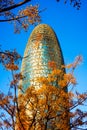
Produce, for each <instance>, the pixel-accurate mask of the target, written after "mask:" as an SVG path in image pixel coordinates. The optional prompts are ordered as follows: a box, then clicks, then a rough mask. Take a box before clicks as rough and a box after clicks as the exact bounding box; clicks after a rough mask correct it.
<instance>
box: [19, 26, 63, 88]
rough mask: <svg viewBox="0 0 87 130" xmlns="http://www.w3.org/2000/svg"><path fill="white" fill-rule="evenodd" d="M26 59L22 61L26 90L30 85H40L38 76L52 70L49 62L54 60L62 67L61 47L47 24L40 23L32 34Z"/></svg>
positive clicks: (58, 66)
mask: <svg viewBox="0 0 87 130" xmlns="http://www.w3.org/2000/svg"><path fill="white" fill-rule="evenodd" d="M24 57H25V58H24V59H23V61H22V68H21V71H22V74H23V75H24V77H25V78H24V80H23V81H22V85H23V88H24V90H26V89H27V88H28V87H29V86H32V85H33V86H36V88H38V87H40V84H39V83H38V82H37V77H42V76H45V77H47V76H48V74H49V73H50V72H51V68H49V66H48V62H51V61H54V62H55V63H56V65H57V68H58V69H60V67H61V65H62V64H63V57H62V52H61V48H60V45H59V42H58V39H57V38H56V35H55V33H54V31H53V30H52V29H51V28H50V27H49V26H48V25H46V24H40V25H38V26H37V27H35V29H34V30H33V32H32V33H31V35H30V38H29V40H28V43H27V46H26V49H25V53H24Z"/></svg>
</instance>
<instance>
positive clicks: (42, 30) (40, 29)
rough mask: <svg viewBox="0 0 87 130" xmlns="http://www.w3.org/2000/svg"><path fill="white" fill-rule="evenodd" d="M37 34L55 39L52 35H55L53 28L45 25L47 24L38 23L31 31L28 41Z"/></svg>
mask: <svg viewBox="0 0 87 130" xmlns="http://www.w3.org/2000/svg"><path fill="white" fill-rule="evenodd" d="M38 34H41V35H43V37H49V38H51V39H55V38H54V37H56V34H55V32H54V31H53V29H52V28H51V27H50V26H49V25H47V24H39V25H37V26H36V27H35V28H34V30H33V31H32V33H31V35H30V38H29V41H31V40H32V39H34V40H35V39H36V36H37V35H38Z"/></svg>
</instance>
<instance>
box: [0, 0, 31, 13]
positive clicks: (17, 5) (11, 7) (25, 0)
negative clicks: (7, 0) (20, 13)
mask: <svg viewBox="0 0 87 130" xmlns="http://www.w3.org/2000/svg"><path fill="white" fill-rule="evenodd" d="M30 1H31V0H24V1H23V2H19V3H18V4H14V5H12V6H9V7H7V8H3V9H0V13H2V12H5V11H8V10H11V9H14V8H17V7H19V6H21V5H23V4H25V3H27V2H30Z"/></svg>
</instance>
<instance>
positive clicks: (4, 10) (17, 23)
mask: <svg viewBox="0 0 87 130" xmlns="http://www.w3.org/2000/svg"><path fill="white" fill-rule="evenodd" d="M56 1H57V2H59V1H61V0H55V1H54V2H56ZM30 2H32V0H20V1H14V0H0V22H10V23H13V24H14V29H15V33H19V32H20V31H21V29H24V30H25V31H27V30H28V27H29V26H30V25H33V24H34V25H36V24H38V23H40V22H41V17H40V13H41V12H42V11H43V10H44V9H42V10H39V6H38V5H30ZM68 2H69V3H70V5H72V6H73V7H75V8H76V9H78V10H79V9H80V6H81V0H64V3H65V4H66V3H68ZM27 3H28V4H29V5H26V7H25V8H24V7H23V5H25V4H27ZM21 6H22V9H20V7H21Z"/></svg>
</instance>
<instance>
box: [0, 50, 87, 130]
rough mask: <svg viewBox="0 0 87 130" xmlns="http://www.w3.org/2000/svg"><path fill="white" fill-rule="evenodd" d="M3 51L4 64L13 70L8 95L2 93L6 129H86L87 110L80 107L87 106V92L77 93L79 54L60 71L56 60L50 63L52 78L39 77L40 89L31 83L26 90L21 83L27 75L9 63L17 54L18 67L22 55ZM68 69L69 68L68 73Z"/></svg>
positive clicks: (1, 123)
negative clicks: (75, 88) (76, 72)
mask: <svg viewBox="0 0 87 130" xmlns="http://www.w3.org/2000/svg"><path fill="white" fill-rule="evenodd" d="M2 54H3V55H2ZM2 54H0V58H1V60H0V61H1V63H2V64H3V65H4V67H5V68H6V69H7V70H10V71H11V72H12V81H11V82H10V87H9V91H8V94H7V95H5V94H4V93H3V92H0V128H1V129H2V130H6V129H9V130H10V129H11V130H34V129H37V130H53V129H57V130H65V129H66V130H70V129H72V130H78V129H80V130H86V128H87V120H86V119H87V111H84V110H81V109H80V106H84V105H85V103H86V100H87V93H86V92H85V93H82V94H81V93H79V92H77V91H76V92H73V88H74V86H76V84H77V82H76V78H75V77H74V70H75V68H76V67H77V65H78V64H80V62H81V61H82V58H81V56H78V57H77V58H76V59H75V61H74V63H72V64H69V65H66V66H61V69H60V70H58V69H56V67H55V63H53V62H52V63H48V66H49V67H51V68H52V73H50V74H49V75H48V77H40V78H37V82H39V83H40V85H41V86H40V88H39V89H35V86H29V88H28V89H27V90H26V92H24V91H23V88H22V86H20V84H19V81H20V80H23V78H24V77H23V75H22V74H21V73H18V72H17V69H15V66H13V68H9V69H8V67H7V66H6V64H8V63H9V61H11V60H12V57H14V61H15V62H14V65H15V64H16V65H17V66H18V62H16V61H17V60H18V59H20V56H19V54H18V56H16V57H17V58H15V54H17V53H16V51H15V53H14V51H13V52H11V55H10V56H8V57H7V54H9V53H8V52H6V54H5V53H2ZM5 55H6V57H7V58H5ZM25 58H26V57H25ZM7 61H8V62H7ZM64 68H66V69H68V73H64V71H63V69H64ZM18 90H19V91H20V92H19V96H18V92H17V91H18ZM9 120H10V122H9Z"/></svg>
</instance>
